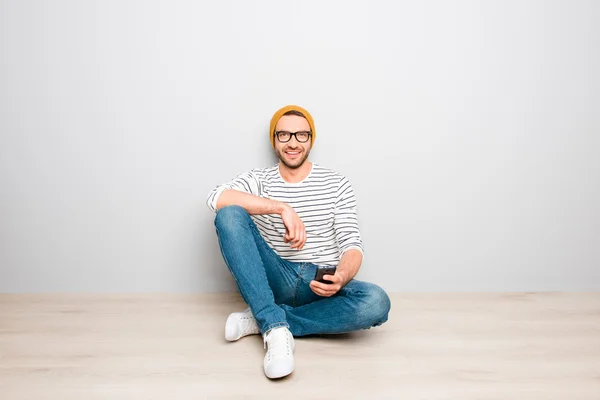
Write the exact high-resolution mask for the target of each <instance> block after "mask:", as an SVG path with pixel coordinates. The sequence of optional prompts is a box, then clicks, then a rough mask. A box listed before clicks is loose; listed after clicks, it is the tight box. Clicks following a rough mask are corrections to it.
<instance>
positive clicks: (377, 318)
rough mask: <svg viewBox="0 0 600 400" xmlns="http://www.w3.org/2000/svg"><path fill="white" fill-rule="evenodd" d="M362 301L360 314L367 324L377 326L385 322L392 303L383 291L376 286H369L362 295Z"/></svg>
mask: <svg viewBox="0 0 600 400" xmlns="http://www.w3.org/2000/svg"><path fill="white" fill-rule="evenodd" d="M363 300H364V303H363V307H362V310H361V314H363V318H364V320H365V321H367V324H369V325H372V326H377V325H381V324H383V323H384V322H386V321H387V319H388V314H389V312H390V309H391V307H392V302H391V300H390V297H389V296H388V295H387V293H386V292H385V290H383V289H382V288H381V287H379V286H377V285H374V284H369V285H368V288H367V290H365V292H364V293H363Z"/></svg>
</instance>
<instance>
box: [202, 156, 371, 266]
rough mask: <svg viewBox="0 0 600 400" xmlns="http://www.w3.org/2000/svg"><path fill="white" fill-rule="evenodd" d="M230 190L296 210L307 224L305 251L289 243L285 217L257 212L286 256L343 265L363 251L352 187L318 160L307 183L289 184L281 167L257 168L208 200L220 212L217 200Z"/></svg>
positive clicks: (278, 250)
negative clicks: (353, 251) (345, 258)
mask: <svg viewBox="0 0 600 400" xmlns="http://www.w3.org/2000/svg"><path fill="white" fill-rule="evenodd" d="M225 189H234V190H239V191H242V192H246V193H250V194H253V195H256V196H260V197H265V198H269V199H273V200H278V201H282V202H284V203H287V204H289V205H290V206H292V207H293V208H294V210H296V212H297V213H298V216H299V217H300V219H302V222H304V225H305V227H306V244H305V246H304V248H303V249H302V250H296V249H292V248H291V247H290V245H289V244H288V243H284V241H283V236H284V235H285V226H284V224H283V220H282V219H281V216H280V215H276V214H264V215H252V219H253V221H254V222H255V223H256V226H257V227H258V230H259V231H260V233H261V235H262V236H263V238H264V239H265V241H266V242H267V243H268V244H269V245H270V246H271V248H272V249H273V250H274V251H275V252H276V253H277V254H279V255H280V256H281V257H282V258H284V259H286V260H289V261H294V262H300V263H302V262H310V263H313V264H318V265H330V266H337V264H338V262H339V259H340V257H341V256H342V254H343V253H344V252H345V251H347V250H349V249H357V250H359V251H360V252H361V253H362V251H363V245H362V240H361V236H360V231H359V227H358V218H357V205H356V199H355V197H354V191H353V190H352V185H351V184H350V181H349V180H348V179H347V178H346V177H344V176H342V175H340V174H338V173H336V172H333V171H331V170H329V169H326V168H323V167H321V166H319V165H317V164H314V163H313V167H312V170H311V172H310V174H309V175H308V176H307V177H306V178H305V179H304V180H303V181H302V182H298V183H288V182H285V181H284V180H283V178H282V177H281V174H280V173H279V165H275V166H273V167H270V168H257V169H253V170H252V171H249V172H246V173H243V174H241V175H239V176H238V177H237V178H235V179H233V180H232V181H230V182H228V183H225V184H223V185H219V186H217V187H216V188H215V189H213V190H212V191H211V192H210V194H209V195H208V199H207V200H206V204H207V205H208V207H209V208H210V209H211V210H212V211H215V212H216V205H217V199H218V197H219V195H220V194H221V193H222V192H223V190H225Z"/></svg>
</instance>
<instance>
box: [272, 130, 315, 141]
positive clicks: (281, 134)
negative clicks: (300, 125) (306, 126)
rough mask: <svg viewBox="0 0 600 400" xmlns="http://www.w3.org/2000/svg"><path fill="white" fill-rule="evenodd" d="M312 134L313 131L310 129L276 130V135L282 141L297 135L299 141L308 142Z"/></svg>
mask: <svg viewBox="0 0 600 400" xmlns="http://www.w3.org/2000/svg"><path fill="white" fill-rule="evenodd" d="M311 135H312V132H310V131H298V132H288V131H277V132H275V136H277V140H279V141H280V142H281V143H287V142H289V141H290V139H291V138H292V136H293V137H295V138H296V140H297V141H298V142H300V143H306V142H308V139H310V136H311Z"/></svg>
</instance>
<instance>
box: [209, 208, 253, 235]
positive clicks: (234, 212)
mask: <svg viewBox="0 0 600 400" xmlns="http://www.w3.org/2000/svg"><path fill="white" fill-rule="evenodd" d="M249 218H250V215H249V214H248V212H247V211H246V210H245V209H244V208H242V207H240V206H226V207H223V208H220V209H219V210H218V211H217V215H216V216H215V226H216V227H217V229H219V230H226V229H235V228H236V227H237V226H239V224H240V223H245V222H247V221H248V219H249Z"/></svg>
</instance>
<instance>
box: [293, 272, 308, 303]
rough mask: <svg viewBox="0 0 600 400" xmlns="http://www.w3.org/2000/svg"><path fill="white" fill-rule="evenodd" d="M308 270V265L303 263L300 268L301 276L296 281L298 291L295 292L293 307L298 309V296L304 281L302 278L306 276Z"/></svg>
mask: <svg viewBox="0 0 600 400" xmlns="http://www.w3.org/2000/svg"><path fill="white" fill-rule="evenodd" d="M305 269H306V263H302V265H301V266H300V274H299V276H298V279H296V289H295V290H294V300H292V306H293V307H297V304H298V294H299V288H300V282H301V281H302V277H303V276H304V270H305Z"/></svg>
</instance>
